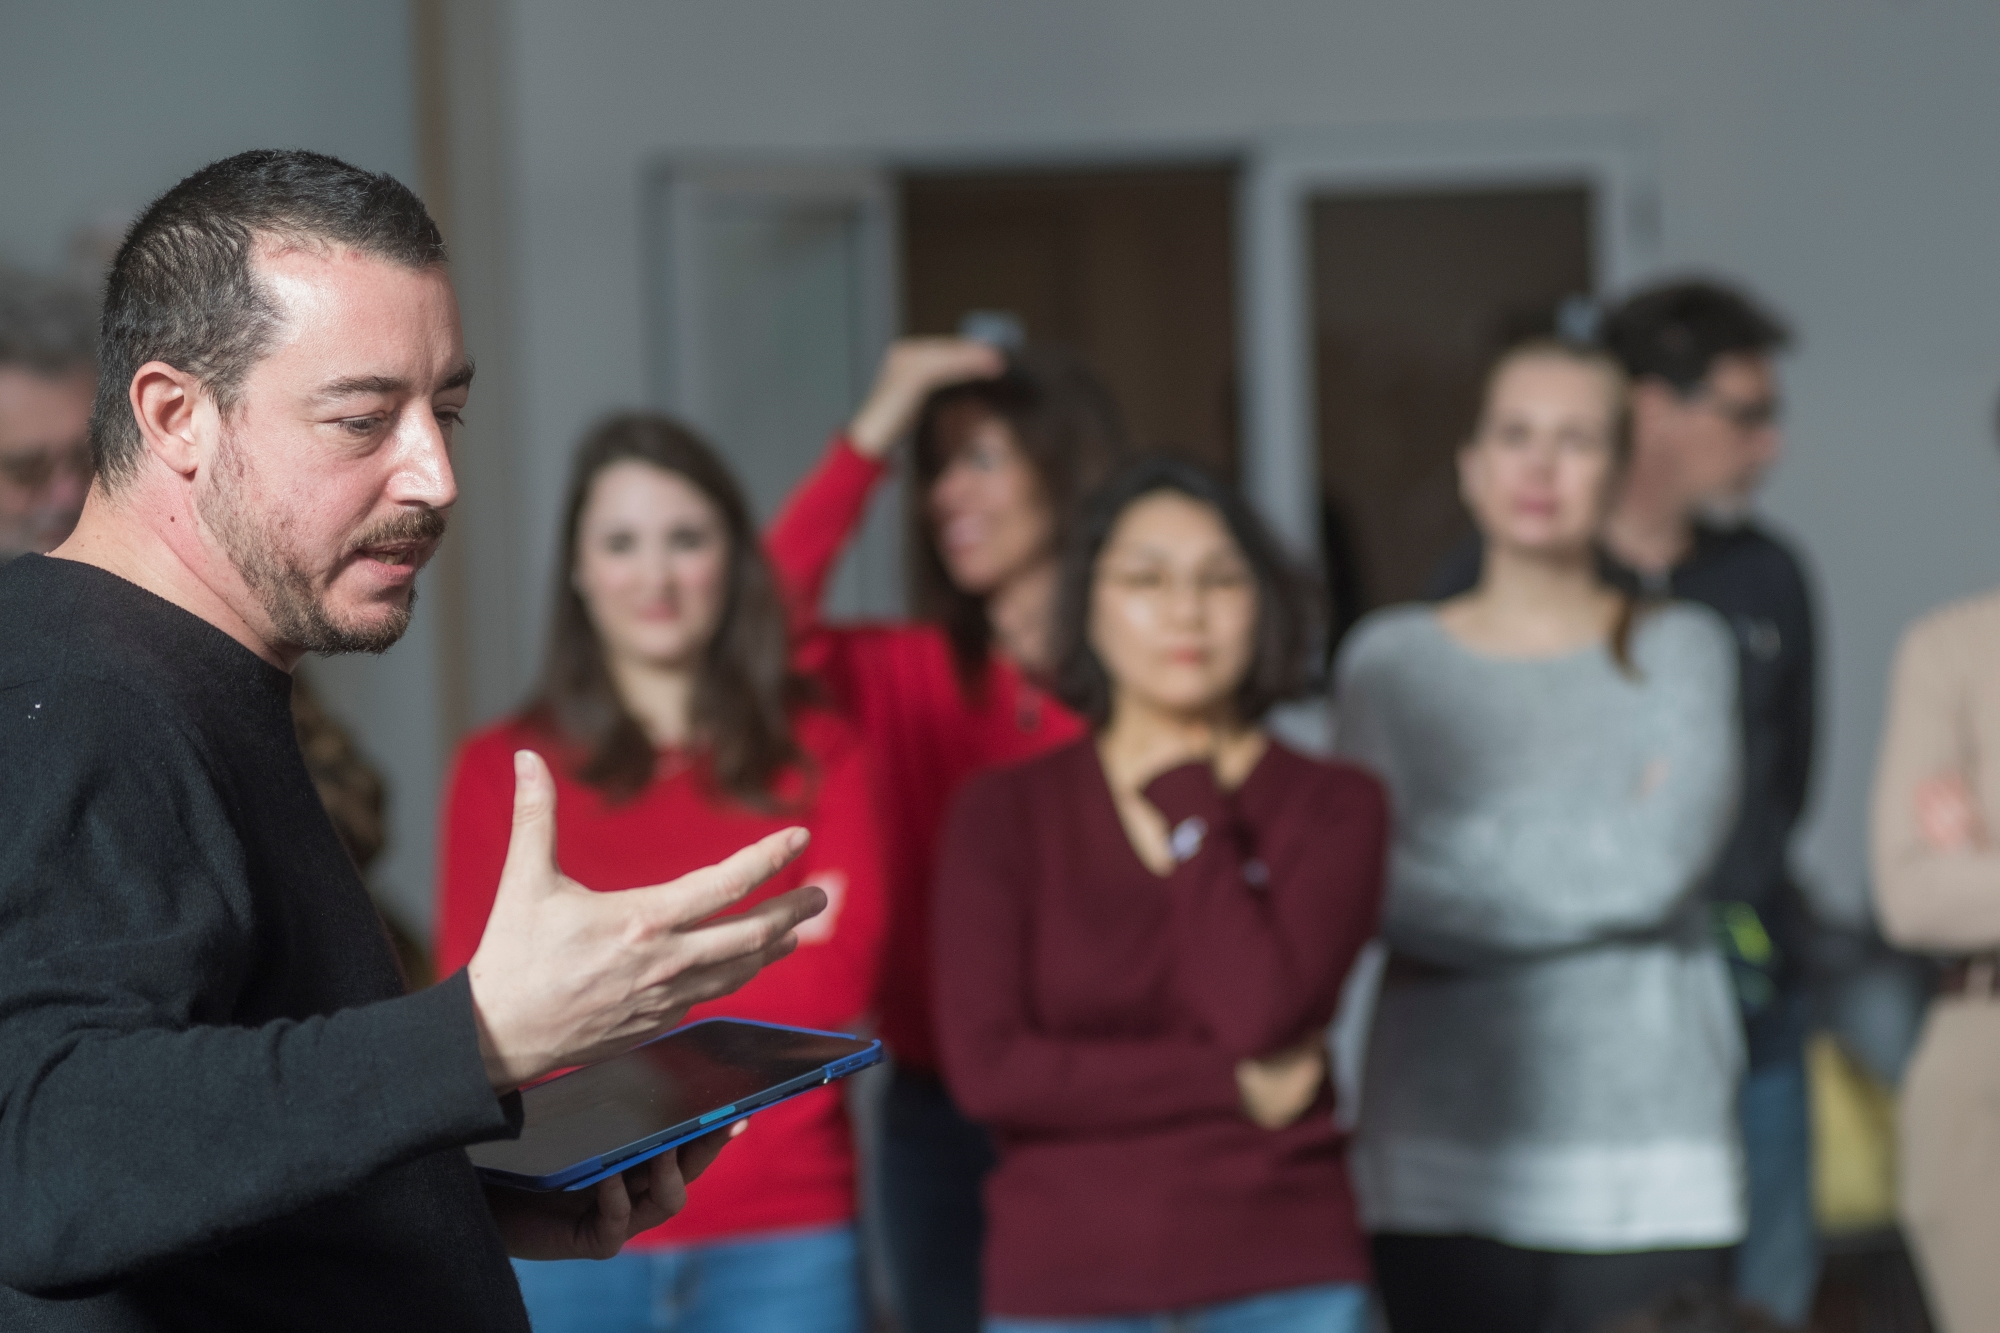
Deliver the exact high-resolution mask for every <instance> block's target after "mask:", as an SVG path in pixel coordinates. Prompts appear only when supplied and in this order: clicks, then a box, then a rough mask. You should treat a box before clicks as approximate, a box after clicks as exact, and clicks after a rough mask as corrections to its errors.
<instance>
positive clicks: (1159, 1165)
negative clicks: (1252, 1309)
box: [934, 738, 1388, 1318]
mask: <svg viewBox="0 0 2000 1333" xmlns="http://www.w3.org/2000/svg"><path fill="white" fill-rule="evenodd" d="M1146 796H1147V799H1149V800H1150V801H1152V802H1153V804H1154V805H1155V806H1157V807H1158V808H1159V809H1160V811H1161V812H1162V813H1163V814H1165V815H1166V817H1167V819H1168V822H1169V824H1170V825H1171V826H1172V827H1173V828H1174V831H1175V844H1176V851H1177V852H1179V853H1181V854H1182V855H1183V856H1184V858H1185V859H1183V860H1182V861H1181V863H1180V864H1179V865H1178V867H1177V868H1176V869H1175V870H1174V872H1173V873H1172V874H1171V875H1169V876H1165V877H1162V876H1157V875H1154V874H1153V873H1152V872H1151V871H1149V870H1148V869H1146V867H1145V866H1144V864H1142V863H1141V862H1140V861H1139V859H1138V856H1137V854H1136V853H1135V852H1134V851H1133V850H1132V846H1131V844H1130V842H1129V841H1128V840H1127V839H1126V836H1125V831H1124V828H1123V826H1122V825H1121V824H1120V823H1119V819H1118V813H1117V809H1116V807H1115V806H1114V805H1113V803H1112V797H1111V792H1110V789H1109V787H1108V786H1107V785H1106V781H1105V777H1104V771H1103V768H1102V766H1101V764H1100V762H1099V760H1098V755H1097V749H1096V746H1095V744H1094V743H1093V742H1092V741H1091V740H1090V739H1088V738H1086V739H1084V740H1081V741H1077V742H1075V743H1073V744H1070V745H1067V746H1064V747H1063V748H1061V749H1059V750H1056V751H1054V752H1052V753H1050V754H1048V755H1045V756H1042V757H1041V758H1038V759H1033V760H1029V761H1027V762H1025V763H1022V764H1019V765H1016V766H1013V767H1009V768H1004V769H998V770H993V771H989V772H987V773H984V774H981V775H979V776H977V777H975V778H973V779H972V780H971V781H969V782H968V783H967V784H966V786H965V788H964V789H963V791H962V792H961V793H960V795H959V798H958V800H957V802H956V804H955V806H954V808H953V812H952V815H951V819H950V822H949V823H948V825H947V826H946V832H945V837H944V841H943V845H942V851H941V857H940V863H939V872H938V875H939V877H938V885H937V901H936V907H935V911H936V916H935V930H934V957H935V972H936V976H935V993H936V996H937V1020H938V1034H939V1038H940V1048H941V1051H942V1054H943V1057H944V1067H945V1074H946V1078H947V1080H948V1082H949V1084H950V1087H951V1091H952V1093H953V1095H954V1097H955V1098H956V1099H957V1101H958V1104H959V1106H960V1107H962V1108H963V1109H964V1111H965V1112H966V1114H967V1115H969V1116H970V1117H971V1118H972V1119H974V1120H976V1121H980V1122H982V1123H984V1124H985V1125H987V1126H988V1127H989V1128H990V1129H991V1130H992V1131H993V1134H994V1138H995V1141H996V1144H997V1147H998V1149H999V1155H1000V1162H999V1165H998V1167H997V1168H996V1169H995V1170H994V1172H993V1174H992V1175H991V1176H990V1177H989V1178H988V1181H987V1186H986V1204H987V1234H986V1255H985V1269H986V1307H987V1310H988V1312H989V1313H992V1314H996V1315H1008V1316H1017V1317H1044V1318H1048V1317H1065V1316H1082V1315H1111V1314H1131V1313H1142V1312H1152V1311H1162V1310H1172V1309H1178V1308H1184V1307H1187V1306H1192V1305H1203V1304H1208V1303H1211V1302H1216V1301H1224V1300H1230V1299H1233V1298H1236V1297H1241V1296H1247V1295H1251V1294H1254V1293H1258V1292H1265V1291H1277V1290H1283V1289H1285V1288H1289V1287H1297V1286H1305V1285H1310V1284H1314V1283H1320V1282H1334V1281H1364V1280H1366V1278H1367V1276H1368V1261H1367V1252H1366V1242H1365V1239H1364V1237H1363V1235H1362V1233H1361V1229H1360V1225H1359V1223H1358V1221H1357V1220H1356V1217H1355V1211H1354V1204H1353V1200H1352V1197H1351V1195H1350V1193H1349V1189H1348V1182H1347V1172H1346V1167H1345V1164H1344V1161H1343V1148H1342V1143H1341V1140H1340V1138H1339V1136H1338V1135H1337V1134H1336V1132H1335V1130H1334V1127H1333V1122H1332V1116H1331V1111H1332V1095H1331V1092H1330V1091H1323V1092H1322V1094H1321V1097H1320V1101H1319V1103H1318V1104H1317V1105H1316V1106H1314V1107H1313V1109H1312V1110H1310V1111H1309V1112H1307V1113H1306V1115H1305V1116H1303V1117H1301V1118H1300V1119H1299V1120H1298V1121H1297V1122H1296V1123H1294V1124H1293V1125H1291V1126H1290V1127H1288V1128H1285V1129H1282V1130H1277V1131H1268V1130H1263V1129H1259V1128H1257V1127H1256V1126H1255V1125H1253V1124H1252V1123H1251V1122H1250V1120H1249V1119H1248V1118H1246V1117H1245V1115H1244V1113H1243V1111H1242V1108H1241V1106H1240V1104H1239V1102H1238V1098H1237V1091H1236V1083H1235V1076H1234V1072H1233V1071H1234V1067H1235V1064H1236V1062H1237V1061H1238V1060H1240V1059H1242V1058H1243V1057H1246V1056H1250V1055H1257V1054H1263V1053H1267V1052H1270V1051H1272V1050H1276V1049H1278V1048H1281V1047H1283V1046H1286V1045H1289V1044H1290V1043H1292V1042H1294V1041H1296V1040H1298V1039H1299V1038H1300V1037H1302V1036H1304V1035H1306V1034H1308V1033H1313V1032H1315V1031H1317V1030H1318V1029H1320V1028H1323V1027H1324V1026H1325V1024H1326V1023H1327V1022H1328V1021H1329V1020H1330V1019H1331V1018H1332V1016H1333V1011H1334V1007H1335V1005H1336V1003H1337V1001H1338V999H1339V994H1340V986H1341V982H1342V981H1343V979H1344V978H1345V977H1346V975H1347V970H1348V967H1349V965H1350V964H1351V963H1352V962H1353V960H1354V956H1355V953H1356V952H1357V951H1358V950H1359V949H1360V947H1361V945H1362V943H1363V942H1364V941H1366V940H1367V939H1368V938H1369V937H1370V936H1371V935H1372V934H1373V933H1374V930H1375V924H1376V916H1377V912H1378V909H1379V906H1380V902H1381V894H1382V874H1383V857H1384V849H1385V845H1386V841H1387V831H1388V809H1387V803H1386V800H1385V798H1384V796H1383V793H1382V789H1381V787H1380V786H1379V784H1377V783H1376V781H1375V780H1374V779H1373V778H1372V777H1370V776H1368V775H1367V774H1366V773H1364V772H1363V771H1362V770H1360V769H1358V768H1353V767H1349V766H1347V765H1342V764H1329V763H1321V762H1319V761H1317V760H1313V759H1308V758H1306V757H1304V756H1302V755H1300V754H1297V753H1295V752H1294V751H1291V750H1288V749H1286V748H1285V747H1283V746H1282V745H1278V744H1275V743H1273V744H1272V745H1271V747H1270V749H1269V750H1268V751H1267V752H1266V753H1265V755H1264V757H1263V759H1262V760H1260V761H1259V763H1258V765H1257V767H1256V768H1255V769H1254V770H1253V771H1252V772H1251V774H1250V776H1249V778H1248V779H1247V780H1246V781H1245V782H1244V783H1243V785H1242V786H1241V787H1240V788H1238V789H1237V791H1235V792H1234V793H1224V792H1222V791H1221V790H1220V789H1219V788H1218V787H1217V785H1216V783H1215V781H1214V778H1213V776H1212V775H1211V773H1210V770H1209V769H1208V768H1207V767H1206V766H1204V765H1188V766H1186V767H1182V768H1177V769H1174V770H1173V771H1171V772H1169V773H1166V774H1164V775H1162V776H1161V777H1159V778H1157V779H1156V780H1155V781H1154V782H1153V783H1152V784H1151V785H1150V786H1149V787H1148V788H1147V789H1146Z"/></svg>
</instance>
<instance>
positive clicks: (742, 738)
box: [522, 413, 805, 807]
mask: <svg viewBox="0 0 2000 1333" xmlns="http://www.w3.org/2000/svg"><path fill="white" fill-rule="evenodd" d="M628 461H630V462H639V463H646V464H648V465H650V466H652V467H656V468H660V469H661V470H662V471H666V472H671V473H673V474H674V475H675V476H677V477H679V478H681V479H682V480H684V481H686V482H687V483H689V484H690V485H692V486H693V487H694V488H695V489H696V490H698V491H700V492H701V493H702V494H703V495H704V496H705V497H707V499H708V501H709V503H710V504H712V505H714V506H715V509H716V512H717V513H718V514H720V515H721V516H722V523H723V527H724V529H725V530H726V532H727V535H728V540H729V571H728V575H727V579H726V582H727V587H728V591H727V594H726V597H725V601H724V603H723V611H722V619H721V621H720V622H719V623H718V624H717V626H716V630H715V637H714V638H712V639H711V640H709V644H708V651H707V652H706V653H705V654H704V655H703V658H702V663H701V672H700V675H699V677H698V679H697V680H696V682H695V689H694V698H693V702H692V705H691V710H692V714H693V719H694V735H695V737H696V738H697V740H698V742H699V743H700V744H701V745H702V747H703V749H704V750H705V752H706V755H705V757H706V760H707V764H708V769H709V774H710V776H711V777H712V780H713V781H714V782H715V784H716V785H717V786H718V787H720V788H721V789H722V790H724V791H727V792H728V793H730V794H731V795H733V796H735V797H737V798H738V799H740V800H742V801H744V802H746V803H748V804H750V805H754V806H760V807H767V806H769V805H770V804H771V803H772V794H771V793H772V785H773V783H774V782H775V781H776V780H777V778H778V776H779V774H780V773H781V771H782V770H783V769H784V768H785V767H786V766H787V765H789V764H792V763H795V762H797V761H798V759H799V757H800V752H799V747H798V743H797V741H796V740H795V739H794V738H793V735H792V727H791V721H790V718H789V717H788V715H787V714H788V708H789V706H790V705H792V704H794V703H797V702H799V701H800V700H801V699H802V698H803V697H804V693H805V691H804V687H803V684H802V682H800V681H799V680H798V679H797V678H795V677H794V676H793V675H792V674H791V669H790V666H789V659H788V654H787V650H788V645H787V643H786V637H785V613H784V605H783V602H782V601H781V599H780V597H779V594H778V587H777V580H776V579H775V577H773V575H772V573H771V566H770V564H769V562H768V561H767V560H766V559H765V556H764V548H763V545H762V543H761V542H759V541H758V539H757V529H756V526H755V525H754V524H753V523H752V521H751V518H750V507H749V506H748V505H747V504H745V503H744V499H743V491H742V489H741V488H740V487H739V486H738V485H737V484H736V479H735V478H734V477H733V476H731V475H730V472H729V469H728V468H727V467H726V466H724V464H723V462H722V460H721V459H720V458H718V457H716V455H715V451H714V450H712V449H710V448H709V447H708V445H706V444H704V443H703V442H702V440H701V439H700V437H698V436H696V435H695V434H694V432H693V431H691V430H689V429H688V428H687V427H685V426H683V425H681V424H680V423H679V422H677V421H674V420H672V419H670V418H668V417H663V416H653V415H647V414H642V413H627V414H622V415H619V416H613V417H609V418H607V419H605V420H604V421H601V422H599V423H598V424H597V425H596V426H595V427H593V428H592V429H591V431H590V433H589V434H587V435H585V436H584V437H583V440H582V442H581V443H580V444H578V445H577V449H576V457H575V459H574V460H573V462H572V463H571V465H570V479H569V496H568V499H567V500H566V501H565V502H564V506H563V529H562V559H561V560H560V561H559V562H558V577H557V579H556V588H555V612H554V615H553V617H552V619H551V623H550V627H549V649H548V663H547V666H546V667H545V668H544V670H543V673H542V682H541V685H540V686H539V688H538V689H537V690H536V693H535V695H534V697H533V698H532V699H531V700H530V701H529V703H528V706H527V707H526V708H525V709H524V710H523V712H522V718H523V720H524V721H525V722H527V723H528V724H529V725H531V726H534V727H536V728H537V729H539V730H543V731H546V732H549V733H551V734H553V735H554V736H556V737H557V738H558V739H560V740H562V741H563V742H565V743H566V745H567V746H568V747H570V748H571V749H573V750H574V752H575V759H574V762H573V771H574V773H575V775H576V777H577V780H578V781H580V782H584V783H587V784H589V785H590V786H593V787H596V788H597V789H598V790H600V791H602V792H604V793H605V794H606V795H607V796H609V797H610V798H611V799H613V800H626V799H630V798H631V797H633V796H635V795H637V794H638V793H639V791H640V790H641V789H643V788H644V787H645V785H646V784H647V783H648V782H650V781H651V780H652V777H653V761H654V754H653V744H652V742H651V741H650V740H649V739H647V736H646V733H645V731H644V729H643V728H641V727H640V725H639V723H638V720H637V719H636V718H634V717H633V716H632V714H631V711H630V710H629V709H627V708H626V706H625V701H624V700H623V699H622V698H621V697H620V696H619V694H618V687H617V685H616V683H615V682H614V681H613V680H612V678H611V670H610V667H609V666H608V665H607V663H606V661H605V656H604V643H603V641H602V640H601V639H600V638H599V637H598V634H597V629H596V627H595V626H593V625H592V624H591V622H590V612H589V609H588V608H587V607H586V606H585V605H584V601H583V596H582V594H581V593H579V592H578V591H577V589H576V565H577V537H578V532H579V529H580V527H581V525H582V521H583V508H584V504H585V503H586V502H587V501H588V500H589V498H590V488H591V486H592V484H593V483H594V482H595V481H596V480H597V477H598V475H599V474H600V473H602V472H603V471H604V470H605V469H606V468H609V467H611V466H613V465H614V464H617V463H623V462H628Z"/></svg>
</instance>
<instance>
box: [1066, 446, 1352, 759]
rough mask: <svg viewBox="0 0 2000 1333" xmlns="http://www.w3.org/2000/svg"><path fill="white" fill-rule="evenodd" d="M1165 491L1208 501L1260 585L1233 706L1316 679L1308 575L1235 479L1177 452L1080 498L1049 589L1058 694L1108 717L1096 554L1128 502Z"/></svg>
mask: <svg viewBox="0 0 2000 1333" xmlns="http://www.w3.org/2000/svg"><path fill="white" fill-rule="evenodd" d="M1162 491H1167V492H1171V493H1173V494H1175V495H1183V496H1186V497H1187V498H1188V499H1190V500H1193V501H1194V502H1195V503H1197V504H1202V505H1206V506H1208V507H1209V508H1210V509H1213V510H1214V511H1215V513H1216V516H1217V517H1219V518H1220V519H1221V520H1222V525H1223V527H1225V528H1227V529H1228V530H1229V536H1230V538H1231V540H1233V541H1234V542H1235V543H1236V548H1237V550H1239V551H1241V552H1242V553H1243V559H1244V560H1245V562H1246V563H1248V564H1249V566H1250V572H1251V576H1252V578H1254V579H1255V581H1256V584H1257V625H1256V629H1255V630H1254V631H1253V633H1254V635H1255V639H1256V643H1255V647H1254V648H1253V649H1252V651H1251V655H1250V668H1249V670H1248V671H1246V672H1245V673H1244V675H1243V681H1242V683H1241V684H1240V685H1238V686H1237V687H1236V698H1235V704H1236V713H1237V717H1238V718H1239V719H1241V720H1242V721H1243V722H1246V723H1248V722H1255V721H1257V720H1258V719H1259V718H1261V717H1263V716H1264V714H1266V713H1268V712H1269V711H1270V710H1271V708H1272V707H1273V706H1274V705H1276V704H1279V703H1282V702H1284V701H1285V700H1287V699H1295V698H1297V697H1298V696H1299V695H1301V694H1303V693H1305V692H1306V691H1308V690H1309V689H1311V688H1312V687H1313V685H1314V684H1315V683H1316V682H1315V679H1314V671H1313V661H1314V646H1315V639H1316V637H1317V633H1318V630H1319V607H1320V602H1321V599H1319V598H1317V597H1315V596H1314V595H1313V586H1312V581H1311V580H1310V579H1309V578H1308V577H1307V576H1306V575H1305V573H1304V572H1303V571H1301V570H1300V569H1299V567H1298V566H1297V565H1296V564H1294V563H1293V561H1292V560H1291V558H1290V557H1289V556H1287V555H1286V554H1285V551H1284V548H1283V547H1282V546H1280V545H1279V544H1278V540H1277V538H1275V537H1273V536H1272V535H1271V531H1270V529H1269V528H1267V527H1266V526H1265V525H1264V521H1263V520H1262V519H1261V518H1259V517H1258V516H1257V513H1256V511H1255V510H1253V509H1252V508H1251V507H1250V505H1249V503H1248V502H1247V501H1245V500H1244V499H1243V497H1242V496H1241V495H1240V494H1238V493H1237V491H1236V489H1235V487H1233V486H1230V485H1229V484H1228V483H1226V482H1223V481H1220V480H1218V479H1217V478H1216V477H1215V476H1213V475H1212V474H1210V473H1209V472H1207V471H1206V470H1204V469H1202V468H1201V467H1198V466H1197V465H1195V464H1193V463H1190V462H1188V461H1186V460H1184V459H1179V458H1167V457H1153V458H1144V459H1141V460H1140V461H1139V462H1137V463H1134V464H1132V465H1131V466H1130V467H1128V468H1126V469H1125V470H1124V471H1123V472H1120V473H1119V474H1118V475H1117V476H1116V477H1114V478H1112V480H1111V481H1110V482H1109V483H1108V484H1106V485H1105V486H1104V487H1103V489H1101V490H1099V491H1098V492H1097V493H1096V494H1095V495H1093V496H1092V497H1091V498H1090V499H1089V501H1087V502H1086V503H1085V505H1084V507H1083V510H1082V512H1081V513H1080V514H1079V515H1078V518H1077V522H1076V529H1075V532H1074V535H1073V536H1072V538H1071V540H1070V543H1069V546H1068V549H1067V550H1066V551H1065V553H1064V558H1063V571H1062V585H1061V588H1060V590H1059V592H1058V593H1057V596H1056V644H1057V649H1056V652H1057V655H1056V680H1055V687H1056V693H1057V695H1058V696H1059V697H1060V698H1061V699H1062V701H1063V702H1064V703H1066V704H1068V705H1069V706H1070V707H1071V708H1073V709H1075V710H1076V711H1077V712H1078V713H1080V714H1082V715H1083V716H1084V717H1086V718H1088V719H1089V720H1090V724H1091V726H1092V727H1094V728H1101V727H1103V726H1104V725H1105V723H1107V722H1109V721H1110V720H1111V677H1110V674H1109V673H1108V672H1106V671H1105V669H1104V663H1103V662H1101V661H1099V660H1098V657H1097V652H1096V650H1095V649H1093V648H1092V647H1091V646H1090V613H1091V601H1092V597H1093V594H1094V592H1095V588H1096V583H1097V561H1098V557H1100V556H1101V555H1103V554H1104V547H1105V544H1106V543H1107V542H1109V541H1110V540H1111V533H1112V531H1113V530H1114V529H1115V528H1117V526H1118V520H1119V519H1121V518H1123V517H1124V515H1125V511H1126V510H1127V509H1130V508H1131V507H1132V506H1133V505H1134V504H1137V503H1138V502H1139V501H1141V500H1143V499H1145V498H1146V497H1147V496H1149V495H1157V494H1159V493H1160V492H1162Z"/></svg>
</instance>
